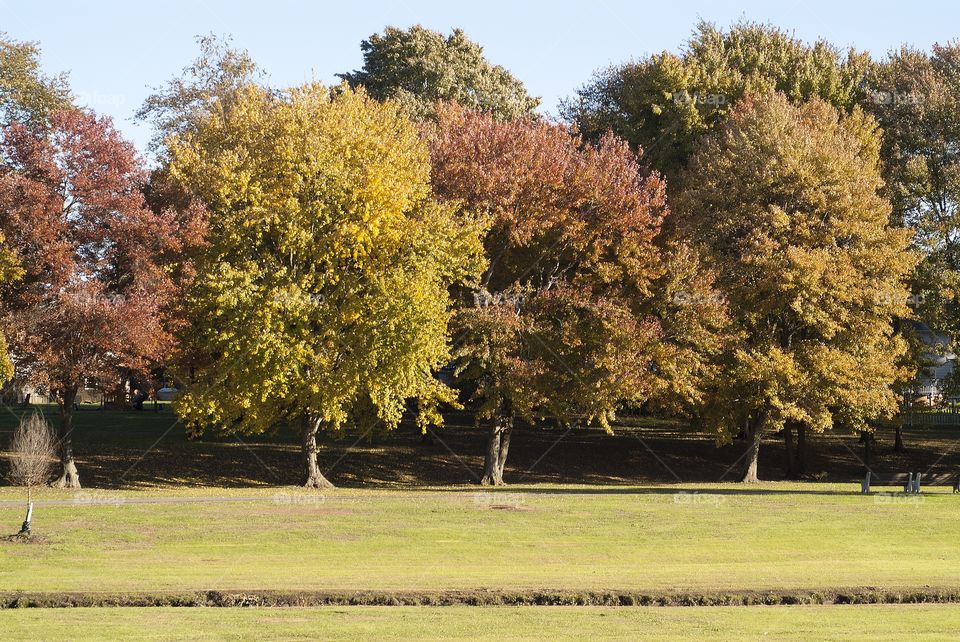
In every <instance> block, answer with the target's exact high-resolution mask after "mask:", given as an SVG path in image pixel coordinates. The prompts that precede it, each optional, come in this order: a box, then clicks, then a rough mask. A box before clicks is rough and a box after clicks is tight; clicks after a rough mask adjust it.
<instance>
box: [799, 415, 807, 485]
mask: <svg viewBox="0 0 960 642" xmlns="http://www.w3.org/2000/svg"><path fill="white" fill-rule="evenodd" d="M805 472H807V427H806V426H805V425H803V424H797V475H798V476H799V475H802V474H804V473H805Z"/></svg>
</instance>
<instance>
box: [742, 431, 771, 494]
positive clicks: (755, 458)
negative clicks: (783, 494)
mask: <svg viewBox="0 0 960 642" xmlns="http://www.w3.org/2000/svg"><path fill="white" fill-rule="evenodd" d="M765 424H766V421H765V420H764V419H760V420H759V421H757V422H755V423H754V424H753V426H752V428H753V430H752V431H751V435H750V449H749V450H748V451H747V466H746V470H745V471H744V473H743V479H742V480H741V481H742V482H743V483H745V484H752V483H754V482H758V481H760V479H759V478H758V477H757V468H758V466H759V464H760V442H761V440H762V439H763V428H764V425H765Z"/></svg>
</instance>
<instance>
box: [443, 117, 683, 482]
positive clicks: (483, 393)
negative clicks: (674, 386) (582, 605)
mask: <svg viewBox="0 0 960 642" xmlns="http://www.w3.org/2000/svg"><path fill="white" fill-rule="evenodd" d="M437 116H438V122H437V125H436V127H435V130H434V135H433V137H432V139H431V149H432V155H431V159H432V162H433V186H434V190H435V192H436V193H437V194H438V195H440V196H441V198H443V199H445V200H454V201H458V202H463V203H464V204H465V206H466V207H467V208H468V209H470V210H472V211H476V212H479V213H483V214H485V215H486V216H488V217H490V220H491V227H490V230H489V231H488V233H487V235H486V237H485V240H484V245H485V250H486V254H487V256H488V258H489V264H488V267H487V269H486V271H485V272H484V274H483V277H482V279H481V284H480V287H479V289H477V290H473V291H469V292H465V293H463V303H462V307H461V309H460V311H459V313H458V316H457V319H456V325H455V328H456V332H457V333H458V334H457V336H458V341H459V342H460V345H461V350H460V356H461V357H462V359H463V361H462V364H461V374H462V376H465V377H467V378H470V379H473V380H475V381H476V382H477V385H478V388H477V394H476V397H477V401H478V403H479V405H478V415H479V417H480V418H483V419H489V420H491V440H490V445H489V452H488V456H487V461H486V467H485V471H484V477H483V480H484V482H485V483H489V484H499V483H502V481H503V480H502V476H503V464H504V460H505V458H506V454H507V447H508V445H509V434H510V429H511V426H512V421H513V417H514V416H519V417H522V418H524V419H527V420H530V421H537V420H539V419H542V418H545V417H549V418H552V419H556V420H558V421H560V422H561V423H564V424H571V423H574V422H578V421H580V420H586V421H587V422H596V423H597V424H599V425H601V426H603V427H605V428H607V427H608V426H609V424H608V422H609V420H610V419H611V418H612V416H613V413H614V411H615V409H616V408H617V406H618V404H619V403H620V402H622V401H624V400H629V401H633V402H636V403H640V402H642V401H644V400H646V399H648V398H650V397H651V396H653V395H654V394H655V392H656V391H657V390H658V389H659V388H660V387H661V386H663V381H662V375H663V373H665V372H668V371H669V369H668V368H656V367H655V362H656V361H657V359H658V357H663V358H664V360H665V361H666V360H669V359H667V358H666V357H667V354H668V353H669V351H668V350H667V349H665V347H664V346H665V343H666V344H669V342H664V341H663V335H664V330H663V328H662V327H661V319H660V317H658V316H657V314H655V312H654V309H653V307H652V306H651V302H652V301H653V300H654V298H655V297H654V289H655V283H656V282H658V280H659V279H661V278H662V277H663V276H664V273H665V270H664V258H663V256H662V255H661V252H660V250H659V249H658V247H657V246H656V244H655V242H654V239H655V237H656V236H657V234H658V232H659V230H660V225H661V222H662V220H663V217H664V216H665V214H666V205H665V188H664V184H663V181H662V180H661V179H660V178H659V176H657V175H656V174H651V173H650V172H648V171H646V170H644V169H642V168H641V167H640V165H639V164H638V159H637V157H636V156H635V155H634V154H633V153H632V152H630V150H629V148H628V147H627V146H626V144H625V143H623V142H622V141H620V140H617V139H616V138H614V137H612V136H610V137H606V138H604V139H603V140H602V141H601V142H600V144H599V145H596V146H594V145H588V144H584V143H583V141H582V140H581V139H580V138H579V136H577V135H575V134H572V133H571V132H570V131H569V130H567V128H566V127H564V126H561V125H552V124H549V123H546V122H542V121H534V120H522V121H510V122H502V121H497V120H495V119H494V118H493V117H492V116H491V115H489V114H480V113H477V112H473V111H470V110H466V109H463V108H462V107H458V106H456V105H443V106H441V107H440V108H439V111H438V114H437ZM680 280H681V281H685V279H682V278H681V279H680ZM669 354H671V356H672V357H673V356H676V355H675V354H672V353H669Z"/></svg>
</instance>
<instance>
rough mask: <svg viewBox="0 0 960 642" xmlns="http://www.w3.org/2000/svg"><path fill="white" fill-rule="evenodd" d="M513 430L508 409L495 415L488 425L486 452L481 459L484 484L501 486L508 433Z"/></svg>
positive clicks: (508, 440)
mask: <svg viewBox="0 0 960 642" xmlns="http://www.w3.org/2000/svg"><path fill="white" fill-rule="evenodd" d="M512 431H513V413H512V412H510V411H509V410H508V411H506V412H504V413H503V414H501V415H500V416H499V417H497V418H496V419H495V420H494V421H493V423H492V424H491V426H490V438H489V440H488V441H487V454H486V456H485V457H484V459H483V477H482V478H481V479H480V483H481V484H483V485H484V486H503V485H504V483H505V482H504V481H503V469H504V466H505V465H506V463H507V452H508V451H509V450H510V433H511V432H512Z"/></svg>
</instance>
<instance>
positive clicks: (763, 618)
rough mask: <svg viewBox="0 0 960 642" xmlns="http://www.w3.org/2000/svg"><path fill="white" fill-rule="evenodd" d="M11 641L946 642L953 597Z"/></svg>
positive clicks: (177, 626) (58, 629) (98, 621)
mask: <svg viewBox="0 0 960 642" xmlns="http://www.w3.org/2000/svg"><path fill="white" fill-rule="evenodd" d="M0 627H2V628H0V632H2V633H3V635H4V637H5V638H6V639H16V640H71V641H72V642H79V641H83V640H261V639H265V638H266V637H267V635H268V634H269V635H270V636H272V637H273V639H285V640H317V639H322V640H333V641H341V640H342V641H346V640H415V639H420V640H583V639H588V638H589V639H591V640H638V639H642V640H653V641H657V640H698V641H699V640H797V641H804V642H806V641H808V640H825V641H826V640H850V639H855V640H890V639H905V640H936V641H938V642H939V641H941V640H947V639H951V638H954V637H955V635H956V631H957V630H958V629H960V607H958V606H955V605H899V606H887V605H884V606H872V605H871V606H859V607H852V606H788V607H729V608H722V607H721V608H716V607H702V608H686V607H662V608H659V607H640V608H621V609H612V608H600V607H586V608H583V607H542V608H536V607H512V608H511V607H439V608H438V607H434V608H431V607H325V608H311V609H300V608H289V609H256V608H252V609H177V608H154V609H149V608H148V609H133V608H119V609H89V608H79V609H56V610H53V611H51V610H50V609H15V610H12V611H0Z"/></svg>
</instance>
